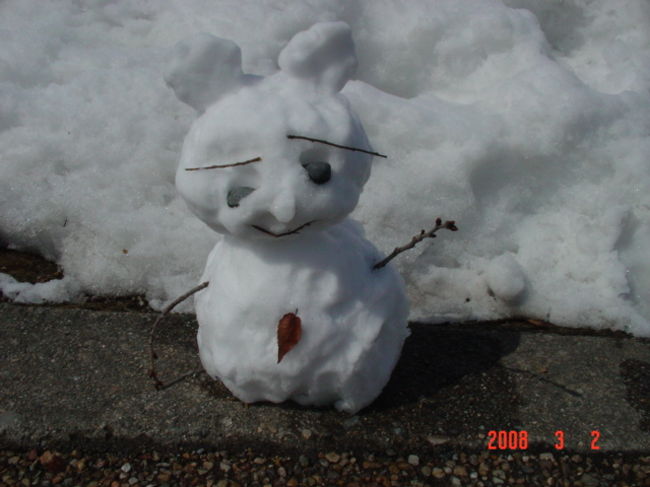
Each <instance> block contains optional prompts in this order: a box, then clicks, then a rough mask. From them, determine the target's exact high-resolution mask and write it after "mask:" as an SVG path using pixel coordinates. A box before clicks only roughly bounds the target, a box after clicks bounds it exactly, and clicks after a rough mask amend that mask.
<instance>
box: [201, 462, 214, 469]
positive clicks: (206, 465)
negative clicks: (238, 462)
mask: <svg viewBox="0 0 650 487" xmlns="http://www.w3.org/2000/svg"><path fill="white" fill-rule="evenodd" d="M203 468H204V469H206V470H208V471H209V470H212V469H213V468H214V463H213V462H210V461H207V460H206V461H205V462H203Z"/></svg>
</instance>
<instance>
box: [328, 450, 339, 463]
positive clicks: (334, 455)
mask: <svg viewBox="0 0 650 487" xmlns="http://www.w3.org/2000/svg"><path fill="white" fill-rule="evenodd" d="M325 458H326V459H327V461H328V462H330V463H338V461H339V460H340V459H341V456H340V455H339V454H338V453H335V452H329V453H326V454H325Z"/></svg>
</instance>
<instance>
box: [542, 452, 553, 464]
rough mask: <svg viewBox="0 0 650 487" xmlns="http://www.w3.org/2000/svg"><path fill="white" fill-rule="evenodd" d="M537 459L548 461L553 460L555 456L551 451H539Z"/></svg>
mask: <svg viewBox="0 0 650 487" xmlns="http://www.w3.org/2000/svg"><path fill="white" fill-rule="evenodd" d="M539 459H540V460H546V461H548V462H552V461H554V460H555V457H554V456H553V454H552V453H540V454H539Z"/></svg>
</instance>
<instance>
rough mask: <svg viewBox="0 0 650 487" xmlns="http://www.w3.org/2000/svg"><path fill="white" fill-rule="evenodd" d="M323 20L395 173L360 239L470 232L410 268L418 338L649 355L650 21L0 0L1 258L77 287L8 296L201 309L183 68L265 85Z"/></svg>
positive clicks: (530, 6)
mask: <svg viewBox="0 0 650 487" xmlns="http://www.w3.org/2000/svg"><path fill="white" fill-rule="evenodd" d="M322 20H344V21H346V22H347V23H348V24H350V26H351V27H352V32H353V36H354V40H355V43H356V45H357V54H358V57H359V69H358V71H357V81H353V82H350V83H348V85H347V86H346V87H345V88H344V90H343V93H344V94H345V95H346V96H347V97H348V98H349V99H350V101H351V102H352V104H353V106H354V109H355V110H356V111H357V112H358V113H359V115H360V117H361V119H362V120H363V123H364V126H365V128H366V131H367V132H368V136H369V138H370V140H371V143H372V145H373V147H374V148H375V149H376V150H377V151H379V152H382V153H385V154H388V155H389V159H388V160H383V159H380V158H376V159H375V161H374V166H373V173H372V175H371V177H370V180H369V181H368V183H367V185H366V187H365V190H364V193H363V194H362V196H361V200H360V204H359V207H358V209H357V210H356V211H355V213H353V217H356V218H357V219H359V220H360V221H362V223H363V224H364V226H365V228H366V233H367V235H368V237H369V238H370V239H371V240H372V241H373V242H374V243H375V244H376V245H377V246H378V247H379V248H381V249H385V251H386V252H388V251H390V250H391V249H392V247H394V246H395V245H399V244H402V243H404V242H405V241H406V240H408V238H409V237H410V235H412V234H413V233H415V232H417V231H419V230H420V229H421V228H428V227H430V226H432V223H433V221H434V220H435V217H437V216H441V217H443V218H446V219H455V220H456V221H457V223H458V226H459V228H460V231H459V232H457V233H455V234H448V233H443V234H441V235H440V237H439V238H438V239H436V240H435V241H429V242H426V243H422V244H420V245H419V246H418V247H417V248H416V250H414V251H410V252H408V253H406V254H404V255H403V256H400V257H399V258H398V259H397V260H396V261H395V262H396V265H397V266H398V267H399V268H400V270H401V271H402V273H403V275H404V277H405V280H406V283H407V286H408V288H409V294H410V298H411V309H412V316H411V318H413V319H427V320H432V321H441V320H451V319H453V320H464V319H488V318H499V317H504V316H514V315H517V316H520V315H526V316H531V317H536V318H541V319H548V320H550V321H552V322H554V323H557V324H561V325H568V326H589V327H600V328H612V329H621V330H626V331H629V332H631V333H634V334H636V335H640V336H650V304H649V303H650V299H648V298H649V297H650V296H649V294H650V260H649V259H648V258H647V252H648V250H647V249H648V248H650V223H649V218H648V216H649V210H650V196H649V194H648V190H647V188H648V187H649V185H650V171H648V163H649V158H650V155H649V154H650V70H649V69H648V68H647V66H650V5H649V4H648V2H647V1H646V0H622V1H621V2H619V3H617V4H616V9H614V8H613V7H612V2H611V1H609V0H595V1H591V2H588V1H586V0H566V1H560V0H549V1H547V2H536V1H534V0H507V1H504V2H500V1H497V0H465V1H463V2H458V1H456V0H439V1H437V2H429V1H424V0H421V1H416V0H413V1H409V2H408V3H403V4H400V5H399V6H397V4H396V3H395V2H389V1H379V0H378V1H357V2H348V1H340V2H335V1H329V0H328V1H325V0H323V1H312V2H303V1H276V2H272V3H265V4H263V6H261V4H260V3H259V2H255V1H252V0H251V1H248V2H246V1H220V2H213V1H208V0H182V1H180V0H179V1H176V2H160V3H152V2H145V1H136V0H131V1H129V0H121V1H119V2H99V1H86V2H73V1H72V0H70V1H64V0H62V1H59V2H39V1H37V0H13V1H12V0H8V1H5V2H3V3H2V4H0V31H1V32H2V38H3V49H2V50H1V51H0V161H1V162H2V164H1V165H0V239H1V240H2V241H3V242H4V243H6V244H10V245H13V246H15V247H18V248H23V249H31V250H35V251H38V252H40V253H42V254H43V255H45V256H46V257H49V258H51V259H54V260H56V261H57V262H58V263H59V264H61V265H62V266H63V267H64V270H65V273H66V276H67V280H66V284H61V285H57V287H58V289H57V290H56V291H53V290H52V289H49V290H46V289H44V290H43V292H40V291H38V289H34V288H30V289H31V291H29V290H28V289H27V288H26V289H23V290H19V291H16V292H15V294H16V296H19V295H20V296H22V299H25V296H30V295H31V296H32V298H30V299H37V298H38V299H57V297H58V298H59V299H68V298H69V297H71V296H74V295H76V296H79V295H80V294H81V293H101V294H112V293H119V294H130V293H146V295H147V297H148V299H149V300H150V302H151V303H152V305H154V306H156V307H161V306H162V305H163V304H164V303H165V302H167V301H169V300H171V299H173V298H174V297H176V296H178V295H179V294H181V293H182V292H183V291H185V290H187V289H189V288H190V287H192V286H193V285H194V284H195V283H196V281H197V280H198V279H199V277H200V275H201V270H202V269H203V266H204V264H205V259H206V257H207V255H208V253H209V251H210V249H211V248H212V247H213V245H214V243H215V242H216V241H217V240H218V239H219V238H220V237H219V236H218V234H216V233H214V232H213V231H211V230H210V229H209V228H208V227H207V226H205V225H204V224H202V223H201V222H200V221H198V220H197V219H196V218H194V217H193V216H191V215H190V213H189V210H188V209H187V208H186V206H185V204H184V203H183V202H182V201H181V200H180V198H179V197H178V195H177V194H176V190H175V188H174V174H175V171H176V165H177V161H178V158H179V155H180V147H181V143H182V140H183V136H184V134H185V133H186V132H187V130H188V128H189V124H190V123H191V121H192V120H193V119H194V114H193V113H192V110H191V109H190V108H188V107H186V106H184V105H183V104H181V103H180V102H179V101H178V100H177V99H176V97H175V96H174V94H173V93H172V92H171V90H169V89H168V88H167V87H166V86H165V83H164V81H163V76H162V74H163V72H164V70H165V69H166V68H167V65H166V59H167V55H168V53H169V48H170V47H171V46H172V45H174V44H175V43H176V42H177V41H178V40H180V39H182V38H185V37H189V36H191V35H194V34H196V33H197V32H200V31H207V32H210V33H212V34H214V35H217V36H220V37H224V38H229V39H232V40H234V41H235V42H236V43H237V44H239V45H240V46H241V48H242V54H243V68H244V72H246V73H251V74H262V75H268V74H271V73H273V72H274V71H276V70H277V65H276V61H275V60H276V59H277V56H278V53H279V52H280V50H281V49H282V47H283V46H284V45H285V44H286V42H287V41H288V40H289V39H290V38H291V37H292V36H293V34H295V33H296V32H298V31H300V30H303V29H305V28H307V27H309V26H310V25H311V24H313V23H314V22H317V21H322ZM8 286H13V288H12V289H14V290H15V289H16V287H15V286H16V284H15V283H12V282H11V281H10V280H9V279H6V278H2V279H0V287H1V288H2V289H3V292H6V291H8V290H9V289H8ZM45 295H48V296H45ZM39 296H40V298H39ZM187 306H189V305H187ZM185 309H186V310H188V308H187V307H186V308H185Z"/></svg>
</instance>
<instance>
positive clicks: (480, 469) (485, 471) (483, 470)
mask: <svg viewBox="0 0 650 487" xmlns="http://www.w3.org/2000/svg"><path fill="white" fill-rule="evenodd" d="M478 473H479V475H482V476H486V475H487V474H488V473H490V468H489V467H488V466H487V465H486V464H485V463H484V462H481V463H480V464H479V466H478Z"/></svg>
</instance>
